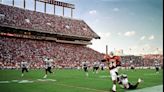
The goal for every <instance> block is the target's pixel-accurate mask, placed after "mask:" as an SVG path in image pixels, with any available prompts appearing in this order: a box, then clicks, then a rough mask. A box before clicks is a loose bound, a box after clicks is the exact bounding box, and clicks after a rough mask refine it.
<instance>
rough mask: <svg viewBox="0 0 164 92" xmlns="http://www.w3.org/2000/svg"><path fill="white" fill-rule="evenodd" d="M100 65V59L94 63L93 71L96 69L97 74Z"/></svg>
mask: <svg viewBox="0 0 164 92" xmlns="http://www.w3.org/2000/svg"><path fill="white" fill-rule="evenodd" d="M99 66H100V63H99V62H98V61H96V62H94V63H93V73H95V71H96V74H97V73H98V69H99Z"/></svg>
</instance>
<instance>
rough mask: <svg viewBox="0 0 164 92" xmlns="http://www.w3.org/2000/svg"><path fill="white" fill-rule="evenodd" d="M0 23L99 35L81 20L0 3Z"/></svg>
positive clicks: (50, 31)
mask: <svg viewBox="0 0 164 92" xmlns="http://www.w3.org/2000/svg"><path fill="white" fill-rule="evenodd" d="M0 15H1V16H0V25H1V26H7V27H8V26H9V27H14V28H17V29H26V30H32V31H38V32H44V33H51V34H64V35H73V36H81V37H86V38H96V37H99V36H98V35H97V34H96V33H95V32H94V31H93V30H92V29H91V28H90V27H89V26H88V25H87V24H86V23H85V22H84V21H83V20H79V19H73V18H66V17H62V16H57V15H50V14H45V13H40V12H36V11H30V10H26V9H21V8H17V7H13V6H8V5H3V4H0Z"/></svg>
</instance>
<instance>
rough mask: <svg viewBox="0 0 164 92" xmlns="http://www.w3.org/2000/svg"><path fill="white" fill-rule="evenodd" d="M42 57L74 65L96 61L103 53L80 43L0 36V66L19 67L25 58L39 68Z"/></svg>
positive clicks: (63, 65)
mask: <svg viewBox="0 0 164 92" xmlns="http://www.w3.org/2000/svg"><path fill="white" fill-rule="evenodd" d="M44 57H50V58H53V59H54V61H55V63H57V64H56V65H59V66H61V67H76V66H79V65H80V64H81V62H84V61H89V62H94V61H97V60H99V59H101V58H102V57H103V54H100V53H99V52H97V51H94V50H92V49H90V48H88V47H86V46H81V45H72V44H61V43H56V42H51V41H38V40H29V39H21V38H20V39H19V38H8V37H0V66H10V67H11V66H14V67H19V66H20V65H19V64H20V62H22V61H23V60H25V61H28V63H30V65H31V66H30V67H33V68H37V67H38V68H40V67H42V66H43V65H44V64H43V59H44Z"/></svg>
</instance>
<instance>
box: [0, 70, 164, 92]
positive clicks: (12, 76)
mask: <svg viewBox="0 0 164 92" xmlns="http://www.w3.org/2000/svg"><path fill="white" fill-rule="evenodd" d="M53 71H54V73H53V74H48V77H47V79H50V80H51V79H52V80H56V81H38V79H43V76H44V70H42V69H41V70H30V71H29V72H28V73H25V75H24V77H21V70H0V81H1V82H2V81H9V83H0V90H1V92H20V91H21V92H109V90H110V89H111V88H112V81H111V78H110V77H109V72H108V70H105V71H99V73H98V74H93V72H92V70H90V71H89V76H88V77H86V76H85V73H84V72H83V70H64V69H63V70H53ZM120 73H126V74H127V75H128V77H129V81H130V82H132V83H136V82H137V79H138V78H141V79H143V80H144V82H143V83H141V84H140V85H139V87H138V89H143V88H146V87H153V86H157V85H162V84H163V70H160V73H156V72H155V70H142V69H140V70H136V71H131V70H128V71H127V70H120ZM13 80H18V81H21V80H28V81H33V82H31V83H18V82H13ZM43 80H44V79H43ZM117 92H125V90H124V89H122V88H121V87H119V85H117Z"/></svg>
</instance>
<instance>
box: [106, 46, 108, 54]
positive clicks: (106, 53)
mask: <svg viewBox="0 0 164 92" xmlns="http://www.w3.org/2000/svg"><path fill="white" fill-rule="evenodd" d="M106 55H108V45H106Z"/></svg>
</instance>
